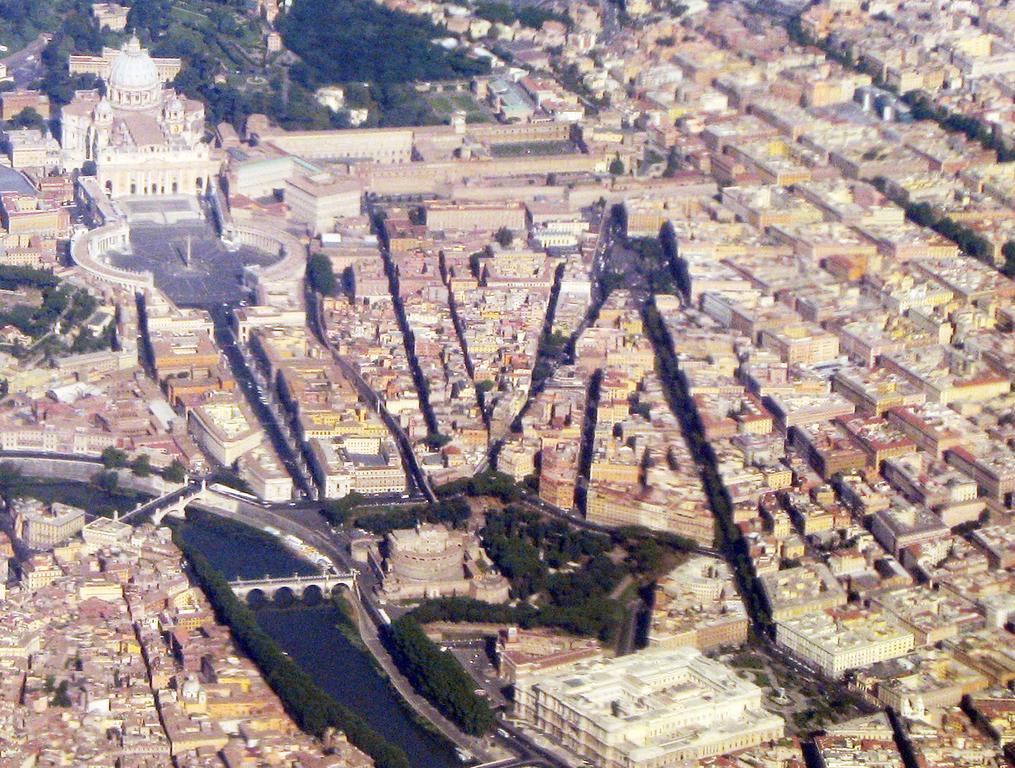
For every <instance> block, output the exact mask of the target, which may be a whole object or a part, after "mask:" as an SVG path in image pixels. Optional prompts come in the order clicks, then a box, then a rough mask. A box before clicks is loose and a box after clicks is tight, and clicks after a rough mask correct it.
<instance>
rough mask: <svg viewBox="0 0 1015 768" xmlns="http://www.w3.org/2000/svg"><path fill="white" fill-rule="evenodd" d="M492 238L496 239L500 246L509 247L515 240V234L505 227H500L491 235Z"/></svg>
mask: <svg viewBox="0 0 1015 768" xmlns="http://www.w3.org/2000/svg"><path fill="white" fill-rule="evenodd" d="M493 239H494V240H496V241H497V244H498V245H499V246H500V247H501V248H510V247H511V243H513V242H514V240H515V235H514V233H513V232H512V231H511V230H510V229H508V228H507V227H501V228H500V229H498V230H497V234H495V235H494V236H493Z"/></svg>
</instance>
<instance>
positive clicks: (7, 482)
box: [0, 461, 25, 497]
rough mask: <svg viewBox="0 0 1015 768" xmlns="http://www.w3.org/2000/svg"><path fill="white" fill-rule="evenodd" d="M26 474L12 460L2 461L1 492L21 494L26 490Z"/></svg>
mask: <svg viewBox="0 0 1015 768" xmlns="http://www.w3.org/2000/svg"><path fill="white" fill-rule="evenodd" d="M24 487H25V476H24V474H22V472H21V469H19V468H18V466H17V464H15V463H14V462H12V461H5V462H2V463H0V493H2V494H3V495H4V496H7V497H12V496H20V495H21V494H22V492H23V491H24Z"/></svg>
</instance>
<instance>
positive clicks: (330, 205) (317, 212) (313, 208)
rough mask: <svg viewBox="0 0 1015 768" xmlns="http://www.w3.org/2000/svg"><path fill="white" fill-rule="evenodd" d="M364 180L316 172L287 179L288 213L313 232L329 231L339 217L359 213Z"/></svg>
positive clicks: (286, 197) (286, 198)
mask: <svg viewBox="0 0 1015 768" xmlns="http://www.w3.org/2000/svg"><path fill="white" fill-rule="evenodd" d="M362 195H363V183H362V182H361V181H360V180H359V179H355V178H351V177H341V176H333V175H331V174H330V173H317V174H314V175H312V176H293V177H291V178H289V179H287V180H286V186H285V201H286V204H287V205H288V206H289V215H290V216H291V217H292V218H293V219H295V220H296V221H298V222H300V223H301V224H306V226H307V229H309V230H310V232H311V233H312V234H315V235H316V234H319V233H321V232H332V231H334V229H335V222H336V221H337V220H338V219H340V218H345V217H351V216H359V212H360V198H361V197H362Z"/></svg>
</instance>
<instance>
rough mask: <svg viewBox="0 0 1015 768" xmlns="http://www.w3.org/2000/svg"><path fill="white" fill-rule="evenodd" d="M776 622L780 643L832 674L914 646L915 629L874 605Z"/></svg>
mask: <svg viewBox="0 0 1015 768" xmlns="http://www.w3.org/2000/svg"><path fill="white" fill-rule="evenodd" d="M775 626H776V629H775V642H776V643H777V644H779V645H780V646H782V647H783V648H785V649H786V650H787V651H789V652H790V653H792V654H793V655H794V656H797V657H798V658H800V659H802V660H803V661H806V662H808V663H810V664H812V665H813V666H815V667H817V668H818V669H820V670H821V671H822V672H824V673H825V674H826V675H828V676H829V677H836V678H837V677H840V676H841V675H843V674H844V673H845V672H846V671H847V670H850V669H859V668H862V667H869V666H870V665H871V664H876V663H877V662H879V661H887V660H888V659H895V658H898V657H899V656H902V655H904V654H906V653H908V652H909V651H911V650H913V633H912V632H910V631H909V630H907V629H904V628H903V627H902V626H901V625H900V624H898V623H897V622H896V621H895V620H894V619H892V618H891V617H890V616H888V615H887V614H885V613H883V612H881V611H880V610H877V609H873V608H871V609H860V608H852V607H842V608H830V609H827V610H824V611H819V612H817V613H810V614H807V615H806V616H799V617H797V618H794V619H786V620H784V621H779V622H776V625H775Z"/></svg>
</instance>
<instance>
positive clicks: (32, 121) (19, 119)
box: [10, 107, 49, 132]
mask: <svg viewBox="0 0 1015 768" xmlns="http://www.w3.org/2000/svg"><path fill="white" fill-rule="evenodd" d="M10 126H11V128H35V129H36V130H39V131H43V132H48V130H49V125H48V123H47V122H46V118H44V117H43V116H42V115H40V114H39V113H38V112H37V111H36V110H35V109H34V108H32V107H26V108H25V109H23V110H21V111H20V112H19V113H18V114H16V115H15V116H14V117H13V118H12V119H11V120H10Z"/></svg>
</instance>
